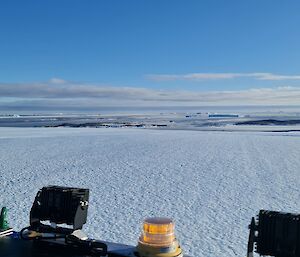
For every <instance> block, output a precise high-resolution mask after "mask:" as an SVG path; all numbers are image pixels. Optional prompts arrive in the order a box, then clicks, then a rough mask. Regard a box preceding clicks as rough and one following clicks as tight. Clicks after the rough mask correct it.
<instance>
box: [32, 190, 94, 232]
mask: <svg viewBox="0 0 300 257" xmlns="http://www.w3.org/2000/svg"><path fill="white" fill-rule="evenodd" d="M88 201H89V190H88V189H83V188H73V187H60V186H48V187H43V188H42V189H40V190H39V191H38V193H37V195H36V197H35V200H34V203H33V205H32V208H31V211H30V226H31V227H32V228H38V227H42V226H44V225H43V224H41V221H50V222H51V223H55V224H67V225H71V226H73V229H74V230H76V229H81V228H82V226H83V224H85V223H86V220H87V211H88V203H89V202H88ZM44 227H45V226H44Z"/></svg>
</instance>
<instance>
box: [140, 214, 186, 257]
mask: <svg viewBox="0 0 300 257" xmlns="http://www.w3.org/2000/svg"><path fill="white" fill-rule="evenodd" d="M137 251H138V253H139V256H141V257H182V256H183V254H182V250H181V248H180V246H179V243H178V241H177V240H176V237H175V223H174V222H173V220H171V219H169V218H148V219H146V220H145V221H144V223H143V230H142V234H141V236H140V238H139V242H138V246H137Z"/></svg>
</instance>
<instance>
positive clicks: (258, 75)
mask: <svg viewBox="0 0 300 257" xmlns="http://www.w3.org/2000/svg"><path fill="white" fill-rule="evenodd" d="M146 78H147V79H149V80H152V81H176V80H185V81H200V80H223V79H236V78H252V79H255V80H271V81H276V80H300V75H280V74H273V73H267V72H253V73H188V74H150V75H146Z"/></svg>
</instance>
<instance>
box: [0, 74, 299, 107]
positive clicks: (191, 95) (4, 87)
mask: <svg viewBox="0 0 300 257" xmlns="http://www.w3.org/2000/svg"><path fill="white" fill-rule="evenodd" d="M62 81H63V83H62V82H60V81H57V80H54V81H53V80H50V81H49V82H44V83H18V84H13V83H10V84H8V83H0V107H1V106H2V107H5V106H8V105H10V106H18V107H19V108H22V106H24V107H25V106H28V105H30V106H39V107H40V106H43V105H44V106H45V105H47V106H56V105H57V106H62V107H63V106H76V107H80V106H85V107H87V106H89V107H91V108H92V107H97V106H160V105H161V106H162V105H164V106H166V105H170V106H175V105H177V106H180V105H181V106H191V105H194V106H195V105H253V104H254V105H256V104H257V105H274V104H275V105H299V104H300V87H289V86H285V87H277V88H256V89H247V90H231V91H230V90H227V91H187V90H185V91H183V90H177V91H175V90H154V89H148V88H136V87H111V86H104V85H94V84H82V83H81V84H80V83H70V82H67V81H64V80H62ZM58 82H59V83H58ZM9 99H10V101H9Z"/></svg>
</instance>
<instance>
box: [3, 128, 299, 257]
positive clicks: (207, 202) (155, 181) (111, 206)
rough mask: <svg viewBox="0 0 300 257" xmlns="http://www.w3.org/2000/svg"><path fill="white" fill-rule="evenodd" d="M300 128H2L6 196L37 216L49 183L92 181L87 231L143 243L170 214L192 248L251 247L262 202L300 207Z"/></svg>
mask: <svg viewBox="0 0 300 257" xmlns="http://www.w3.org/2000/svg"><path fill="white" fill-rule="evenodd" d="M299 156H300V133H289V134H288V133H259V132H253V133H246V132H233V133H230V132H199V131H165V130H138V129H92V128H81V129H71V128H55V129H54V128H26V129H24V128H0V172H1V173H0V179H1V187H0V203H1V205H7V206H8V208H9V217H10V224H11V225H12V226H13V227H14V228H15V229H21V228H22V227H24V226H26V225H28V219H29V211H30V207H31V204H32V202H33V200H34V196H35V194H36V192H37V190H38V189H39V188H41V187H43V186H45V185H52V184H56V185H65V186H78V187H86V188H90V190H91V191H90V207H89V217H88V223H87V224H86V225H85V227H84V229H85V231H86V232H87V233H88V234H89V235H90V236H92V237H95V238H98V239H103V240H110V241H115V242H120V243H126V244H133V245H135V244H136V242H137V239H138V236H139V234H140V227H141V223H142V220H143V219H144V218H145V217H148V216H168V217H172V218H174V219H175V221H176V225H177V236H178V238H179V240H180V242H181V245H182V247H183V249H184V250H185V253H186V254H190V255H192V256H194V257H202V256H205V257H209V256H214V257H215V256H245V255H246V245H247V239H248V229H247V225H248V224H249V223H250V219H251V217H252V216H254V215H256V214H257V213H258V211H259V209H262V208H264V209H273V210H279V211H290V212H299V210H300V203H299V199H300V179H299V178H300V176H299V175H300V158H299Z"/></svg>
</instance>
